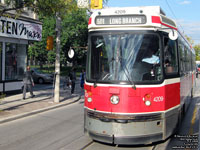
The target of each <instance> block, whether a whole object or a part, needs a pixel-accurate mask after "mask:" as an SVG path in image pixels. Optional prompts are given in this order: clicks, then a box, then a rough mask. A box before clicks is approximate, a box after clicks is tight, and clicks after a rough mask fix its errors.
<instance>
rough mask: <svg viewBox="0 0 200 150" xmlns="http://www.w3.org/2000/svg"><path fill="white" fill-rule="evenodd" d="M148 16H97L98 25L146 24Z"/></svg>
mask: <svg viewBox="0 0 200 150" xmlns="http://www.w3.org/2000/svg"><path fill="white" fill-rule="evenodd" d="M145 23H146V16H144V15H123V16H97V17H96V18H95V24H96V25H135V24H145Z"/></svg>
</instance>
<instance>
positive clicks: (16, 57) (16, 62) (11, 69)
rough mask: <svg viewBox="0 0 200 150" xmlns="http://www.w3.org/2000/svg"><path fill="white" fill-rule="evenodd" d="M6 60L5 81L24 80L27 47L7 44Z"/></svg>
mask: <svg viewBox="0 0 200 150" xmlns="http://www.w3.org/2000/svg"><path fill="white" fill-rule="evenodd" d="M5 58H6V60H5V80H21V79H23V74H24V68H25V65H26V45H23V44H14V43H6V49H5Z"/></svg>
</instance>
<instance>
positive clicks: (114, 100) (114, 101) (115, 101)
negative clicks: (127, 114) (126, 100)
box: [110, 95, 119, 105]
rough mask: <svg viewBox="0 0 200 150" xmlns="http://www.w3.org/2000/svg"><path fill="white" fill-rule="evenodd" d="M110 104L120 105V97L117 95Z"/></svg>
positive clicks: (111, 99) (112, 97)
mask: <svg viewBox="0 0 200 150" xmlns="http://www.w3.org/2000/svg"><path fill="white" fill-rule="evenodd" d="M110 102H111V103H112V104H115V105H116V104H118V103H119V96H117V95H113V96H111V98H110Z"/></svg>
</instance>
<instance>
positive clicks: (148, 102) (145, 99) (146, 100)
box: [143, 94, 151, 106]
mask: <svg viewBox="0 0 200 150" xmlns="http://www.w3.org/2000/svg"><path fill="white" fill-rule="evenodd" d="M143 101H144V103H145V105H146V106H150V105H151V95H150V94H146V95H145V96H144V97H143Z"/></svg>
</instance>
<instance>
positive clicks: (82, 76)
mask: <svg viewBox="0 0 200 150" xmlns="http://www.w3.org/2000/svg"><path fill="white" fill-rule="evenodd" d="M80 80H81V83H80V86H81V88H82V89H83V87H84V81H85V70H84V69H82V72H81V77H80Z"/></svg>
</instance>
